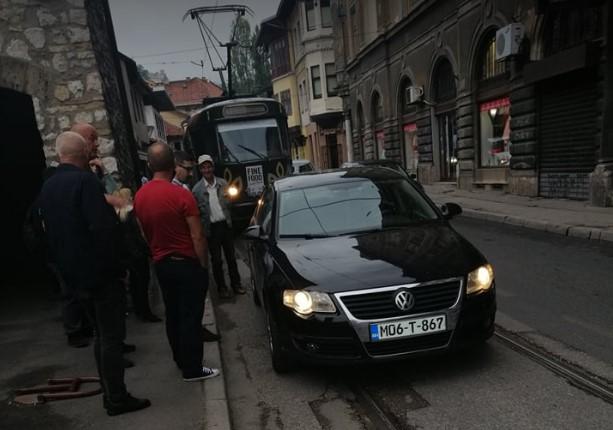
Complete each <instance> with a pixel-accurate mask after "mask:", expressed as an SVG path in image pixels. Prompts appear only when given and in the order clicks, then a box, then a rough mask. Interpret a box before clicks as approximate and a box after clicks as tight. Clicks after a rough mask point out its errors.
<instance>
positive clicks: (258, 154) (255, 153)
mask: <svg viewBox="0 0 613 430" xmlns="http://www.w3.org/2000/svg"><path fill="white" fill-rule="evenodd" d="M236 146H238V147H239V148H242V149H244V150H245V151H247V152H251V153H252V154H253V155H255V156H256V157H258V158H259V159H260V160H263V159H264V158H266V157H264V156H263V155H262V154H260V153H259V152H257V151H254V150H253V149H251V148H248V147H246V146H245V145H236Z"/></svg>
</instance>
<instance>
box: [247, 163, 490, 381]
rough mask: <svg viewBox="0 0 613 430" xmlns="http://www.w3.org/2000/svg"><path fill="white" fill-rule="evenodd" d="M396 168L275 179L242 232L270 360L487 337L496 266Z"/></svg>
mask: <svg viewBox="0 0 613 430" xmlns="http://www.w3.org/2000/svg"><path fill="white" fill-rule="evenodd" d="M459 213H461V209H460V207H459V206H458V205H455V204H453V203H448V204H446V205H443V206H442V207H440V208H439V207H437V206H435V205H434V204H433V203H432V202H431V201H430V199H429V198H428V197H427V196H426V195H425V194H424V192H423V191H422V190H421V189H419V188H418V187H417V186H416V185H415V184H413V183H412V182H411V181H409V180H408V179H407V177H406V175H402V174H400V173H398V172H396V171H394V170H393V169H389V168H385V167H351V168H347V169H341V170H336V171H329V172H324V173H319V174H306V175H300V176H294V177H287V178H283V179H279V180H277V181H275V182H274V184H272V185H271V186H270V187H269V188H268V189H266V190H265V192H264V194H263V195H262V197H261V199H260V201H259V202H258V207H257V209H256V211H255V213H254V216H253V218H252V220H251V224H250V226H249V227H248V229H247V231H246V232H245V234H244V236H245V237H246V238H247V239H248V241H247V243H248V249H249V264H250V268H251V273H252V287H253V297H254V301H255V302H256V304H257V305H263V309H264V315H265V320H266V326H267V330H268V337H269V345H270V352H271V356H272V364H273V368H274V369H275V370H276V371H277V372H285V371H288V370H290V369H291V368H293V367H294V366H295V365H296V364H297V363H298V362H300V361H301V360H302V361H308V362H317V363H351V362H363V361H380V360H391V359H400V358H405V357H409V356H411V355H414V354H419V353H431V352H435V351H445V350H448V349H451V348H453V347H455V346H456V345H459V344H464V343H466V342H477V343H479V342H484V341H485V340H487V339H488V338H489V337H490V336H491V335H492V334H493V330H494V318H495V314H496V298H495V285H494V271H493V268H492V266H491V265H490V264H489V263H488V261H487V260H486V258H485V257H484V256H483V255H482V254H481V253H480V252H479V251H478V250H477V249H476V248H475V247H474V246H473V245H471V244H470V243H469V242H468V241H467V240H466V239H464V238H463V237H462V236H461V235H460V234H459V233H457V232H456V231H455V230H454V229H453V227H451V225H450V224H449V222H448V220H449V219H450V218H451V217H453V216H454V215H457V214H459Z"/></svg>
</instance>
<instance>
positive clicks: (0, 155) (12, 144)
mask: <svg viewBox="0 0 613 430" xmlns="http://www.w3.org/2000/svg"><path fill="white" fill-rule="evenodd" d="M0 118H2V121H1V122H0V136H2V140H1V141H0V195H1V196H2V201H3V204H2V207H3V211H2V214H3V215H2V221H1V222H0V237H1V238H2V246H1V247H0V259H1V260H2V264H3V267H6V268H7V269H8V270H9V272H12V273H6V272H5V273H3V274H2V277H3V278H6V277H7V276H11V275H13V276H17V277H23V276H24V275H31V274H32V269H34V268H35V267H33V266H35V264H34V263H35V262H33V261H32V260H31V256H30V255H29V254H28V252H27V251H26V248H25V245H24V242H23V237H22V233H23V223H24V219H25V214H26V212H27V210H28V208H29V207H30V205H31V204H32V202H33V201H34V199H35V198H36V196H37V195H38V192H39V191H40V187H41V184H42V172H43V170H44V169H45V156H44V153H43V141H42V139H41V136H40V133H39V131H38V126H37V123H36V116H35V112H34V105H33V103H32V98H31V97H30V96H29V95H27V94H25V93H21V92H18V91H14V90H11V89H8V88H0Z"/></svg>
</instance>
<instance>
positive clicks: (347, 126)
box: [345, 112, 353, 163]
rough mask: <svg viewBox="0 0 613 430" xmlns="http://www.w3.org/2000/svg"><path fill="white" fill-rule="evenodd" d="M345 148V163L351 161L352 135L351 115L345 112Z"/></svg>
mask: <svg viewBox="0 0 613 430" xmlns="http://www.w3.org/2000/svg"><path fill="white" fill-rule="evenodd" d="M345 146H346V147H347V161H348V162H350V163H351V162H352V161H353V135H352V133H351V114H350V113H349V112H345Z"/></svg>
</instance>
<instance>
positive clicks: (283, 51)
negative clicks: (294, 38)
mask: <svg viewBox="0 0 613 430" xmlns="http://www.w3.org/2000/svg"><path fill="white" fill-rule="evenodd" d="M287 45H288V44H287V38H286V37H282V38H280V39H277V40H275V41H273V42H272V43H271V45H270V62H271V74H272V77H273V78H276V77H278V76H281V75H284V74H286V73H288V72H289V71H290V64H289V51H288V46H287Z"/></svg>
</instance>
